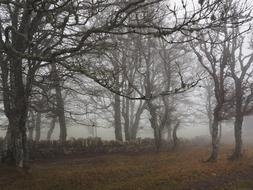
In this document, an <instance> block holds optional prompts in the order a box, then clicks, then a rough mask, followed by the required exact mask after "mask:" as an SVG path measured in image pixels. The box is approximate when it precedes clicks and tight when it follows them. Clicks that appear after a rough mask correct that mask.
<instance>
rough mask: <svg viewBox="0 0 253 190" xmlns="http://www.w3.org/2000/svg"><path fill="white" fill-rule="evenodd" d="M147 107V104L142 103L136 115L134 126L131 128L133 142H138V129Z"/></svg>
mask: <svg viewBox="0 0 253 190" xmlns="http://www.w3.org/2000/svg"><path fill="white" fill-rule="evenodd" d="M145 107H146V103H143V104H142V103H140V105H139V107H138V110H137V112H136V114H135V118H134V122H133V125H132V126H131V130H130V131H131V140H136V136H137V133H138V128H139V124H140V120H141V115H142V113H143V111H144V109H145Z"/></svg>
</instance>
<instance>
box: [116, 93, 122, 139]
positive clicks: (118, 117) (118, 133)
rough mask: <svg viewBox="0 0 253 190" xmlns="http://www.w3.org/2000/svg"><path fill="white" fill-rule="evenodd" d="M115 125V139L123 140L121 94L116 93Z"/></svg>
mask: <svg viewBox="0 0 253 190" xmlns="http://www.w3.org/2000/svg"><path fill="white" fill-rule="evenodd" d="M114 127H115V139H116V140H117V141H123V137H122V127H121V110H120V96H119V95H116V94H115V95H114Z"/></svg>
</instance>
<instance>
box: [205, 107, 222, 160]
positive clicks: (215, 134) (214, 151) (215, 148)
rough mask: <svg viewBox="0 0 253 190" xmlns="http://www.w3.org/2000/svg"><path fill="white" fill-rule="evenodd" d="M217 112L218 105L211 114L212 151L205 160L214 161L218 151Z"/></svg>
mask: <svg viewBox="0 0 253 190" xmlns="http://www.w3.org/2000/svg"><path fill="white" fill-rule="evenodd" d="M219 112H220V106H216V108H215V109H214V115H213V125H212V136H211V137H212V153H211V155H210V157H209V158H208V159H207V162H216V161H217V159H218V153H219V122H220V121H219Z"/></svg>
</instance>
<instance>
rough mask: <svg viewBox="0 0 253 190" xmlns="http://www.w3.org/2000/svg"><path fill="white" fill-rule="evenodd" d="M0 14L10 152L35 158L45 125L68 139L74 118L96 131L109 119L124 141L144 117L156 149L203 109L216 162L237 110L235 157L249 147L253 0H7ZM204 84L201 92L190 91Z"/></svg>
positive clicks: (18, 160) (9, 157)
mask: <svg viewBox="0 0 253 190" xmlns="http://www.w3.org/2000/svg"><path fill="white" fill-rule="evenodd" d="M0 11H1V14H0V26H1V27H0V34H1V37H0V46H1V54H0V56H1V64H0V66H1V96H2V107H3V109H2V113H3V114H4V116H5V117H3V118H5V119H3V122H2V123H3V124H2V126H3V127H4V128H6V130H7V132H6V137H5V144H6V146H4V148H3V151H2V158H4V159H3V161H5V162H7V163H9V164H11V165H15V166H20V167H25V166H27V164H28V158H29V152H30V151H31V150H30V149H29V143H28V142H29V140H34V141H36V142H37V143H39V141H40V139H41V138H40V137H41V126H42V124H43V125H46V126H48V133H47V140H50V139H51V136H52V134H53V132H54V129H55V126H56V124H57V123H58V124H59V127H60V135H59V144H60V145H61V146H64V145H65V144H66V143H67V126H68V125H74V124H75V123H77V124H82V125H87V126H90V127H91V129H92V130H93V133H94V134H96V128H97V127H107V126H113V127H114V129H115V139H116V140H117V141H127V142H128V141H134V140H136V139H137V137H138V131H139V130H141V123H142V122H144V123H145V124H146V123H147V122H148V125H150V126H151V128H152V130H153V134H154V146H155V148H156V150H157V151H159V150H160V148H161V145H162V141H163V139H166V140H167V141H169V142H172V143H173V146H174V147H177V146H178V144H179V139H178V137H177V131H178V128H179V127H180V126H182V125H189V124H190V123H191V120H192V119H195V120H196V119H198V115H196V114H195V115H194V114H193V112H197V111H196V110H198V112H199V114H204V115H205V117H206V118H207V119H206V121H208V122H207V125H209V128H210V134H211V137H212V153H211V156H210V158H209V159H208V161H216V160H217V157H218V152H219V142H220V134H221V131H220V129H221V123H222V121H224V120H229V119H231V118H234V134H235V150H234V153H233V155H232V156H231V158H232V159H237V158H240V157H241V156H242V138H241V133H242V123H243V119H244V116H245V115H250V114H251V113H252V110H253V107H252V100H253V88H252V87H253V86H252V84H253V83H252V72H253V67H252V62H253V50H252V42H251V38H252V36H251V35H252V30H251V28H250V24H251V19H252V15H251V11H252V5H251V4H250V2H247V1H243V2H241V1H237V0H200V1H198V2H197V1H196V2H195V1H186V0H185V1H184V0H183V1H181V2H172V1H169V0H149V1H145V0H133V1H125V0H111V1H108V0H102V1H95V0H91V1H77V0H63V1H48V0H42V1H37V0H25V1H12V0H9V1H1V0H0ZM200 66H201V67H200ZM199 87H201V88H199ZM196 88H197V89H198V90H199V91H201V92H203V93H204V97H205V98H204V100H203V99H201V100H198V99H197V98H198V97H193V96H194V95H193V94H189V92H192V91H193V89H196ZM193 93H194V92H193ZM196 101H199V102H201V103H202V104H204V105H202V106H201V105H200V104H197V103H196ZM194 102H195V103H194ZM195 104H196V105H195ZM186 105H191V106H192V107H194V106H196V107H195V108H196V109H195V108H194V109H195V111H193V112H192V113H189V112H187V111H186V110H185V108H186Z"/></svg>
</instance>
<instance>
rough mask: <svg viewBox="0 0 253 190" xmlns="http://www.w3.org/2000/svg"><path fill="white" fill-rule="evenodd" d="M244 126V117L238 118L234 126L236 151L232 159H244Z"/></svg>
mask: <svg viewBox="0 0 253 190" xmlns="http://www.w3.org/2000/svg"><path fill="white" fill-rule="evenodd" d="M242 124H243V116H241V117H239V116H237V117H236V119H235V124H234V135H235V150H234V153H233V155H232V157H231V158H232V159H239V158H241V157H242Z"/></svg>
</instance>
